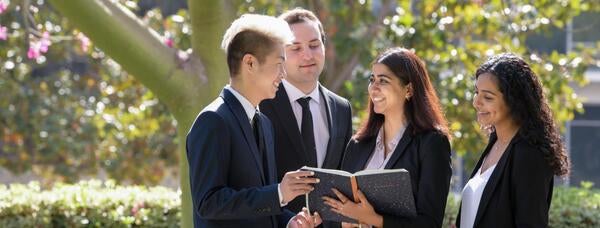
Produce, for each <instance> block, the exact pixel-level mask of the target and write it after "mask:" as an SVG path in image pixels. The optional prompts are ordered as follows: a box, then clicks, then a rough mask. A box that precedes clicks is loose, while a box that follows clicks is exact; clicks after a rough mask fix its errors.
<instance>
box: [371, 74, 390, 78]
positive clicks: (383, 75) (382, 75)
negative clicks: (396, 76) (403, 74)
mask: <svg viewBox="0 0 600 228" xmlns="http://www.w3.org/2000/svg"><path fill="white" fill-rule="evenodd" d="M371 76H377V77H383V78H387V79H392V78H391V77H390V76H387V75H385V74H378V75H374V74H371Z"/></svg>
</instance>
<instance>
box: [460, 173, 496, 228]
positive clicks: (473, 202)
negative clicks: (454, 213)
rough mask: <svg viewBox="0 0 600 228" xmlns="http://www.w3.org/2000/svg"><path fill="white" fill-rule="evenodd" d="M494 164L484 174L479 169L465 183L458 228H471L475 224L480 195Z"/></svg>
mask: <svg viewBox="0 0 600 228" xmlns="http://www.w3.org/2000/svg"><path fill="white" fill-rule="evenodd" d="M495 168H496V164H494V165H493V166H491V167H489V168H488V169H487V170H486V171H485V172H483V173H481V167H479V170H477V173H476V174H475V175H474V176H473V178H471V179H470V180H469V182H467V184H466V185H465V188H463V191H462V205H461V207H460V211H461V212H460V213H461V214H460V227H461V228H472V227H473V225H474V224H473V223H475V216H477V210H478V208H479V202H480V201H481V195H482V194H483V190H484V189H485V185H486V184H487V182H488V180H489V179H490V176H491V175H492V173H493V172H494V169H495Z"/></svg>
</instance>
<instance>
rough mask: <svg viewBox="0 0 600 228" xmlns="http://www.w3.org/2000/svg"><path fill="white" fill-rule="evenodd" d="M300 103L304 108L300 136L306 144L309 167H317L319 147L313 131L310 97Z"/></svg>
mask: <svg viewBox="0 0 600 228" xmlns="http://www.w3.org/2000/svg"><path fill="white" fill-rule="evenodd" d="M297 101H298V103H299V104H300V106H302V125H301V129H300V134H301V135H302V142H303V143H304V150H305V153H306V156H307V157H308V159H309V160H308V165H310V166H312V167H317V147H316V145H315V133H314V130H313V119H312V114H311V112H310V105H309V101H310V97H303V98H299V99H298V100H297Z"/></svg>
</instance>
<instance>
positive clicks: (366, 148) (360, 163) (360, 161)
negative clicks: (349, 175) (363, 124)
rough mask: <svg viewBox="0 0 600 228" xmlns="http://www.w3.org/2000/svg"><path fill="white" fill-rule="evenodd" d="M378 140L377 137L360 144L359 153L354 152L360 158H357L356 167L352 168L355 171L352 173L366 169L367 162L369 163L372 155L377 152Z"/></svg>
mask: <svg viewBox="0 0 600 228" xmlns="http://www.w3.org/2000/svg"><path fill="white" fill-rule="evenodd" d="M376 138H377V137H372V138H371V139H368V140H363V141H361V142H358V145H357V147H358V148H357V152H354V153H355V154H358V157H357V158H356V163H355V164H354V167H352V168H353V169H352V170H350V171H351V172H353V173H354V172H358V171H361V170H363V169H365V166H366V165H367V161H369V158H370V157H371V154H373V151H374V150H375V142H376Z"/></svg>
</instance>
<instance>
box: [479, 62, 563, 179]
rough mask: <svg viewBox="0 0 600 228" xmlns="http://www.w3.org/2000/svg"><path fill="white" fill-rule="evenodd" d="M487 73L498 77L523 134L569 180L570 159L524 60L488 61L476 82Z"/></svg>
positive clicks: (551, 165)
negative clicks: (567, 176)
mask: <svg viewBox="0 0 600 228" xmlns="http://www.w3.org/2000/svg"><path fill="white" fill-rule="evenodd" d="M485 73H489V74H492V75H494V76H495V77H496V79H497V82H498V87H499V89H500V92H502V94H503V95H504V101H505V102H506V104H507V105H508V107H509V109H510V115H511V116H512V118H513V119H514V120H515V122H516V123H517V124H518V125H519V126H520V129H519V134H521V136H523V137H524V138H525V139H526V140H527V141H528V142H529V143H530V144H531V145H534V146H537V147H538V148H540V150H541V151H542V153H543V154H544V157H545V158H546V160H547V162H548V164H549V165H550V167H552V169H553V170H554V174H555V175H557V176H566V175H567V174H568V173H569V166H570V164H569V158H568V156H567V152H566V149H565V146H564V144H563V142H562V140H561V139H560V134H559V132H558V130H557V129H556V125H555V123H554V119H553V117H552V111H551V110H550V107H549V106H548V103H547V101H546V98H545V96H544V93H543V91H542V89H543V88H542V84H541V83H540V81H539V79H538V77H537V75H536V74H535V73H534V72H533V70H531V68H530V67H529V65H528V64H527V63H526V62H525V61H524V60H523V59H521V58H520V57H518V56H516V55H514V54H512V53H502V54H498V55H495V56H493V57H491V58H490V59H488V60H487V61H486V62H485V63H484V64H482V65H481V66H479V68H478V69H477V72H476V73H475V78H476V79H477V78H479V76H480V75H482V74H485Z"/></svg>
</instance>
